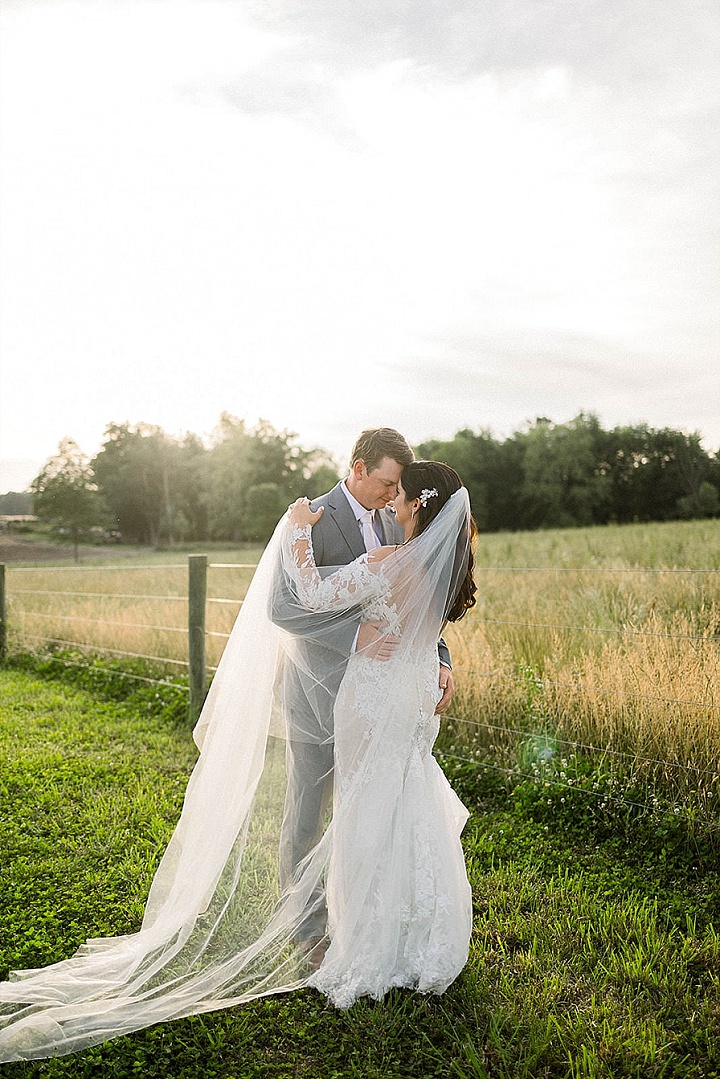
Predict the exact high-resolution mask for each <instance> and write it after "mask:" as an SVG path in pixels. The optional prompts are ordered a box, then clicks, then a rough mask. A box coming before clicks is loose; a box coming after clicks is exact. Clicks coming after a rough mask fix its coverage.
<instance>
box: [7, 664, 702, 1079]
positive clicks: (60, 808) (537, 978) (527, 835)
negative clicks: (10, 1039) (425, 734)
mask: <svg viewBox="0 0 720 1079" xmlns="http://www.w3.org/2000/svg"><path fill="white" fill-rule="evenodd" d="M63 677H64V678H67V677H68V675H64V676H63ZM146 692H148V691H145V690H141V691H139V695H138V694H136V695H135V696H131V697H128V698H127V699H126V700H124V701H118V700H113V699H111V693H110V692H109V691H107V692H105V693H102V694H99V693H98V692H96V691H91V690H90V689H87V688H83V687H79V686H73V685H70V684H68V683H67V682H63V681H58V680H55V679H53V678H50V677H45V678H41V677H39V675H38V674H37V672H35V671H33V670H20V669H13V668H10V669H7V668H6V669H4V670H2V671H0V699H1V701H2V703H1V704H0V777H1V778H0V850H1V851H2V879H3V888H2V893H1V895H0V976H5V975H6V973H7V969H8V968H9V967H16V966H28V965H33V966H35V965H40V964H45V963H50V962H53V961H55V960H58V959H61V958H63V957H65V956H67V955H70V954H71V953H72V952H73V950H74V949H75V948H76V947H77V946H78V945H79V944H80V943H82V941H83V940H84V939H85V938H86V937H88V936H96V935H103V934H112V933H123V932H128V931H132V930H134V929H136V928H137V927H138V925H139V921H140V918H141V914H142V905H143V900H144V897H145V895H146V893H147V889H148V886H149V882H150V879H151V876H152V873H153V871H154V868H155V866H156V865H157V862H158V860H159V857H160V854H161V853H162V850H163V847H164V844H165V842H166V841H167V839H168V837H169V835H170V833H171V830H172V827H173V824H174V822H175V820H176V818H177V815H178V812H179V808H180V804H181V801H182V795H183V791H184V787H185V782H186V779H187V775H188V773H189V770H190V768H191V767H192V763H193V761H194V758H195V753H194V750H193V747H192V743H191V740H190V737H189V735H188V733H187V732H186V731H184V730H183V729H182V727H181V726H179V725H178V723H177V722H173V721H172V719H171V718H169V716H168V714H167V713H165V714H162V713H161V710H160V709H159V707H157V708H156V707H153V706H152V698H151V697H148V696H143V693H146ZM152 692H153V693H155V689H153V691H152ZM448 770H449V772H450V774H451V779H452V782H453V784H454V785H455V787H456V789H457V790H458V792H459V793H460V795H461V797H462V798H463V799H464V801H465V802H466V804H467V805H468V806H469V807H470V808H471V810H472V816H471V819H470V822H469V824H468V827H467V828H466V833H465V837H464V838H465V849H466V856H467V862H468V870H469V875H470V879H471V882H472V885H473V895H474V903H475V933H474V937H473V943H472V950H471V956H470V960H469V962H468V965H467V967H466V969H465V971H464V972H463V974H462V975H461V977H460V978H459V979H458V981H457V982H456V983H455V984H454V985H453V986H452V987H451V988H450V990H449V991H448V992H447V993H446V994H445V995H444V996H443V997H440V998H436V997H431V998H425V997H422V996H419V995H417V994H411V993H407V992H400V991H398V992H395V993H392V994H390V995H389V996H388V998H387V999H386V1000H385V1001H384V1002H383V1003H381V1004H375V1003H372V1002H365V1001H361V1002H359V1003H358V1004H356V1005H355V1006H354V1007H353V1008H352V1009H350V1011H348V1012H342V1013H341V1012H336V1011H335V1010H334V1009H333V1008H332V1007H331V1006H330V1005H328V1004H327V1003H326V1002H325V1000H324V999H323V998H322V997H321V996H320V995H318V994H317V993H314V992H311V991H306V992H300V993H294V994H288V995H285V996H278V997H273V998H268V999H265V1000H258V1001H255V1002H252V1003H250V1004H247V1005H244V1006H242V1007H239V1008H235V1009H231V1010H229V1011H227V1012H220V1013H216V1014H212V1015H206V1016H202V1017H195V1018H191V1019H186V1020H181V1021H178V1022H174V1023H169V1024H164V1025H162V1026H159V1027H155V1028H152V1029H150V1030H146V1031H142V1032H139V1033H137V1034H134V1035H131V1036H129V1037H124V1038H120V1039H117V1040H116V1041H113V1042H109V1043H107V1044H105V1045H103V1046H99V1047H96V1048H93V1049H89V1050H86V1051H85V1052H83V1053H80V1054H76V1055H74V1056H72V1057H66V1058H61V1059H57V1060H49V1061H38V1062H33V1063H18V1064H10V1065H6V1066H5V1070H4V1071H3V1075H7V1076H8V1077H9V1079H20V1077H22V1079H27V1077H30V1076H33V1077H34V1076H64V1077H73V1079H78V1077H85V1076H93V1077H99V1079H105V1077H131V1076H140V1077H143V1079H144V1077H154V1076H157V1077H162V1079H167V1077H182V1079H191V1077H196V1076H202V1077H203V1079H205V1077H207V1079H231V1077H234V1079H261V1077H262V1079H286V1077H287V1079H289V1077H298V1079H299V1077H302V1079H339V1077H343V1079H345V1077H356V1079H410V1077H418V1079H425V1077H427V1079H431V1077H440V1076H443V1077H444V1076H447V1077H455V1079H485V1077H491V1079H517V1077H527V1079H543V1077H568V1079H580V1077H588V1079H592V1077H607V1079H615V1077H626V1076H627V1077H637V1079H654V1077H658V1079H660V1077H682V1079H713V1077H717V1076H720V1033H719V1031H720V938H719V937H718V934H717V932H716V929H715V926H717V925H718V924H720V872H719V871H718V848H717V841H716V834H715V833H713V832H712V831H703V830H702V828H701V827H700V826H699V825H696V826H693V825H691V824H690V823H689V822H688V821H686V820H684V819H678V818H673V817H672V816H667V815H662V814H660V813H656V814H652V815H651V814H647V813H644V812H643V811H641V810H638V809H637V808H633V807H632V806H628V805H625V804H623V803H622V802H611V803H610V804H608V805H606V806H605V808H603V809H602V810H601V808H600V807H599V806H598V805H597V802H596V800H594V799H588V800H587V801H586V802H583V796H582V794H580V793H576V795H575V796H574V797H575V801H574V802H572V801H571V802H568V801H567V800H566V801H565V802H563V801H561V798H562V797H563V796H564V795H562V794H561V793H560V792H559V791H554V790H553V789H552V788H546V787H544V786H543V785H542V784H537V783H532V782H529V781H527V782H525V783H518V784H516V785H515V786H513V787H508V786H507V785H506V784H505V783H503V782H501V778H500V777H499V775H497V774H494V773H492V772H486V771H483V770H482V769H477V768H475V767H473V766H471V765H468V764H466V763H462V762H451V761H448Z"/></svg>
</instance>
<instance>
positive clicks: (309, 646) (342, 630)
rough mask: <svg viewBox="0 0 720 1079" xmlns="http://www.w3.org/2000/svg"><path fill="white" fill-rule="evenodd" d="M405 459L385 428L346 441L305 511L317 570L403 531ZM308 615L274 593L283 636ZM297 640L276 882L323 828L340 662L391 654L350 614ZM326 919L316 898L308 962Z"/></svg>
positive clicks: (304, 625)
mask: <svg viewBox="0 0 720 1079" xmlns="http://www.w3.org/2000/svg"><path fill="white" fill-rule="evenodd" d="M413 460H414V455H413V452H412V450H411V449H410V446H409V445H408V444H407V442H406V441H405V439H404V438H403V437H402V435H400V434H399V433H398V432H397V431H394V430H392V428H389V427H380V428H374V429H371V430H368V431H363V432H362V434H361V435H360V437H359V438H358V440H357V442H356V443H355V446H354V447H353V451H352V456H351V458H350V474H349V476H348V477H347V478H346V479H345V480H343V481H341V482H340V483H338V484H337V486H336V487H333V489H332V491H329V492H328V493H327V494H325V495H321V496H320V497H319V498H317V499H315V500H314V501H313V502H312V509H313V510H316V509H318V507H319V506H324V508H325V512H324V513H323V515H322V517H321V518H320V519H319V520H318V522H317V524H316V525H315V526H314V528H313V534H312V541H313V551H314V555H315V563H316V565H317V566H318V567H319V568H321V567H324V566H325V567H326V566H345V565H347V564H348V563H350V562H352V561H354V559H356V558H358V557H359V556H360V555H362V554H363V553H364V552H365V551H370V550H373V548H375V547H379V546H381V545H382V544H393V543H401V542H402V541H403V540H404V539H405V534H404V531H403V529H402V528H401V527H400V525H399V524H398V523H397V521H396V520H395V517H394V515H393V514H392V513H391V512H390V511H389V510H387V509H386V507H387V504H388V502H391V501H392V500H393V499H394V498H395V496H396V495H397V493H398V484H399V482H400V477H401V475H402V470H403V468H404V467H405V465H408V464H410V462H411V461H413ZM321 572H322V569H321ZM311 619H312V614H311V613H310V612H308V611H301V610H300V609H299V608H298V607H297V606H296V605H295V604H294V603H293V602H292V601H291V600H290V601H289V600H288V596H287V594H285V595H283V596H276V598H275V602H274V604H273V620H274V621H275V622H276V623H277V624H278V625H280V626H282V627H283V628H285V629H287V630H288V631H289V632H290V633H291V634H292V633H293V631H295V632H298V631H299V632H301V633H307V631H308V625H311V621H310V620H311ZM310 636H312V629H310ZM296 641H297V646H298V647H300V648H301V649H302V650H303V652H302V657H301V662H299V663H297V664H294V665H290V667H289V670H288V671H287V672H286V677H285V679H284V683H283V698H284V705H285V713H286V718H287V729H288V732H287V736H288V741H287V795H286V801H285V816H284V819H283V829H282V836H281V840H280V846H281V852H280V865H281V875H282V878H283V880H282V884H283V886H286V885H287V884H288V883H289V882H290V881H291V880H292V877H293V875H294V873H295V870H296V869H297V867H298V865H299V864H300V862H301V861H302V859H303V858H304V857H305V855H306V854H308V852H309V851H310V850H311V849H312V848H313V846H314V845H315V844H316V843H317V841H318V839H319V838H320V835H321V833H322V828H323V823H324V818H325V813H326V810H327V807H328V803H329V799H330V793H331V790H332V772H333V707H334V703H335V696H336V695H337V691H338V688H339V685H340V682H341V681H342V677H343V674H344V671H345V666H346V664H347V660H348V659H349V657H350V656H351V655H352V654H353V652H354V651H357V650H363V651H364V653H365V654H366V655H369V656H372V657H373V658H376V659H387V658H389V655H390V654H391V650H392V639H389V638H388V637H387V634H386V632H384V631H383V627H382V625H381V624H379V623H373V622H362V623H361V622H360V620H359V616H358V615H356V616H355V617H351V618H349V619H345V620H339V621H338V624H337V625H336V626H335V627H334V628H333V630H332V635H331V637H329V638H326V639H324V640H322V641H319V640H316V641H314V642H310V641H308V640H306V639H303V640H301V639H300V638H299V637H298V638H296ZM438 652H439V656H440V663H441V666H440V678H439V683H440V687H441V688H442V690H443V696H442V698H441V700H440V702H439V703H438V706H437V711H438V712H444V711H445V710H446V709H447V708H448V706H449V704H450V701H451V700H452V695H453V689H454V687H453V681H452V674H451V670H450V655H449V652H448V650H447V646H446V645H445V642H444V641H442V640H441V641H440V642H439V643H438ZM302 669H305V670H307V671H308V677H303V675H302V673H301V672H302ZM313 676H314V677H313ZM325 921H326V910H325V906H324V902H323V900H322V898H321V897H320V896H317V897H316V900H315V909H314V911H313V912H312V913H311V914H310V915H309V916H308V918H307V919H306V921H305V923H304V924H303V926H302V927H301V930H300V933H299V935H300V937H301V938H302V941H303V942H306V946H307V948H308V950H309V951H311V959H312V949H313V948H315V947H316V946H317V945H318V944H319V941H320V939H321V938H322V935H323V934H324V932H325Z"/></svg>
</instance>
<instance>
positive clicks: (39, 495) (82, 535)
mask: <svg viewBox="0 0 720 1079" xmlns="http://www.w3.org/2000/svg"><path fill="white" fill-rule="evenodd" d="M30 489H31V491H32V495H33V507H34V511H35V513H36V514H37V516H38V517H39V518H40V520H41V521H45V522H47V523H48V524H49V525H50V526H51V527H52V528H53V530H54V531H55V532H56V533H57V534H58V536H59V537H60V538H61V539H67V540H69V541H70V542H71V543H72V544H73V549H74V554H75V561H76V562H77V561H79V545H80V543H81V542H82V541H83V540H88V539H90V538H91V535H92V533H91V529H92V528H93V526H94V525H97V524H98V523H99V522H100V520H101V518H102V501H101V499H100V497H99V494H98V488H97V484H96V482H95V476H94V473H93V470H92V467H91V465H90V461H89V459H88V458H87V457H86V456H85V454H84V453H83V452H82V451H81V450H80V447H79V446H78V445H77V443H76V442H74V441H73V439H72V438H64V439H63V440H62V442H61V443H60V445H59V446H58V452H57V454H56V455H55V456H54V457H51V458H49V460H48V461H46V463H45V464H44V466H43V468H42V470H41V471H40V473H39V474H38V475H37V476H36V477H35V479H34V480H33V481H32V484H31V485H30Z"/></svg>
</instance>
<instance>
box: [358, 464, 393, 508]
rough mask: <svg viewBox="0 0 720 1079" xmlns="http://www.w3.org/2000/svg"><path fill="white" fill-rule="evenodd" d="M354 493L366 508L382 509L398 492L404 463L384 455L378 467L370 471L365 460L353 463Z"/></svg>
mask: <svg viewBox="0 0 720 1079" xmlns="http://www.w3.org/2000/svg"><path fill="white" fill-rule="evenodd" d="M352 472H353V484H352V493H353V495H354V496H355V498H357V500H358V502H359V503H360V505H361V506H364V507H365V509H366V510H381V509H384V508H385V506H387V504H388V502H391V501H392V500H393V498H395V496H396V495H397V493H398V484H399V483H400V477H401V475H402V465H399V464H398V463H397V461H393V459H392V457H383V459H382V460H381V462H380V464H379V465H378V466H377V468H374V469H373V470H372V472H368V470H367V469H366V468H365V462H364V461H356V462H355V464H354V465H353V469H352Z"/></svg>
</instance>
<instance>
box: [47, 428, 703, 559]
mask: <svg viewBox="0 0 720 1079" xmlns="http://www.w3.org/2000/svg"><path fill="white" fill-rule="evenodd" d="M415 450H416V455H417V456H418V457H425V458H432V459H435V460H441V461H445V462H446V463H447V464H449V465H451V466H452V467H453V468H455V469H456V470H457V471H458V472H459V474H460V475H461V477H462V478H463V480H464V482H465V484H466V485H467V487H468V490H469V492H470V499H471V502H472V506H473V513H474V515H475V518H476V520H477V522H478V526H479V528H480V529H481V530H482V531H489V532H495V531H518V530H524V529H537V528H566V527H573V526H582V525H594V524H607V523H609V522H617V523H624V522H631V521H658V520H659V521H664V520H671V519H676V518H683V517H685V518H690V517H712V516H717V515H719V514H720V457H719V456H718V454H714V455H713V454H709V453H707V452H706V451H705V450H704V449H703V448H702V445H701V439H700V435H698V434H691V435H688V434H684V433H682V432H680V431H676V430H673V429H670V428H663V429H661V430H656V429H653V428H650V427H648V426H647V425H646V424H640V425H636V426H625V427H615V428H613V429H612V430H609V431H606V430H604V429H603V428H602V426H601V424H600V422H599V420H598V419H597V417H596V416H595V415H593V414H586V413H580V415H578V416H577V417H575V418H574V419H573V420H571V421H569V422H568V423H564V424H556V423H553V422H552V421H551V420H549V419H547V418H546V417H540V418H538V419H537V420H535V421H534V423H532V424H529V425H527V426H526V427H525V428H524V429H522V430H519V431H516V432H514V433H513V434H512V435H511V436H510V437H509V438H506V439H504V440H499V439H496V438H495V437H494V436H493V435H492V434H491V433H490V431H488V430H480V431H479V432H478V433H474V432H473V431H471V430H469V429H463V430H460V431H458V432H457V434H456V435H455V436H454V437H453V438H452V439H451V440H448V441H438V440H431V441H428V442H424V443H422V444H421V445H419V446H417V447H415ZM337 479H338V475H337V470H336V468H335V466H334V464H333V462H332V460H331V459H330V457H329V455H328V454H327V452H326V451H324V450H323V449H319V448H315V449H309V450H308V449H304V448H303V447H301V446H300V445H299V443H298V441H297V436H295V435H293V434H292V433H290V432H288V431H277V430H275V429H274V428H273V427H272V425H271V424H269V423H267V422H266V421H261V422H260V423H259V424H257V425H256V426H255V427H248V426H247V425H246V424H245V423H244V421H243V420H240V419H237V418H236V417H234V416H231V415H229V414H228V413H223V415H222V416H221V417H220V421H219V423H218V425H217V427H216V429H215V431H214V432H213V434H212V437H211V439H210V440H209V443H207V444H206V443H205V442H203V441H202V439H200V438H199V437H198V436H197V435H194V434H187V435H185V436H184V437H183V438H175V437H173V436H171V435H168V434H166V432H165V431H163V430H162V428H160V427H155V426H151V425H148V424H137V425H135V426H132V425H130V424H127V423H125V424H116V423H113V424H110V425H109V426H108V427H107V428H106V431H105V436H104V442H103V444H102V446H101V448H100V450H99V452H98V453H97V454H96V455H95V457H93V458H92V459H90V458H88V457H86V456H85V455H84V454H83V453H82V452H81V451H80V449H79V447H78V446H77V445H76V443H75V442H74V441H73V440H72V439H69V438H68V439H65V440H63V442H62V443H61V444H60V447H59V452H58V454H57V455H56V456H54V457H52V458H50V459H49V460H48V461H47V462H46V464H45V465H44V467H43V469H42V470H41V472H40V473H39V475H38V476H37V477H36V478H35V480H34V481H33V483H32V485H31V492H32V498H33V509H34V512H35V513H36V514H37V515H38V517H39V518H40V519H41V520H42V521H45V522H47V523H48V524H49V525H50V526H52V527H54V528H56V529H57V530H58V531H60V532H61V533H62V534H64V535H65V536H66V537H67V538H69V539H71V540H72V541H73V542H74V543H75V544H77V543H79V542H80V541H81V540H82V539H87V538H88V537H89V535H90V534H91V533H92V531H93V530H94V531H95V533H96V534H97V532H98V530H100V531H104V533H105V535H106V537H108V536H111V537H115V538H117V539H119V540H121V541H123V542H128V543H140V544H151V545H153V546H159V545H162V544H168V545H172V544H173V543H177V542H203V541H227V542H230V543H237V542H241V541H250V542H265V541H266V540H267V539H268V537H269V536H270V534H271V532H272V529H273V527H274V525H275V523H276V522H277V520H278V519H279V517H280V516H281V514H282V513H283V511H284V509H285V507H286V506H287V505H288V503H289V502H291V501H293V499H295V498H297V497H298V496H300V495H309V496H310V497H313V496H314V495H317V494H320V493H322V492H323V491H326V490H328V489H329V488H330V487H331V486H332V485H333V484H334V483H336V482H337Z"/></svg>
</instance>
